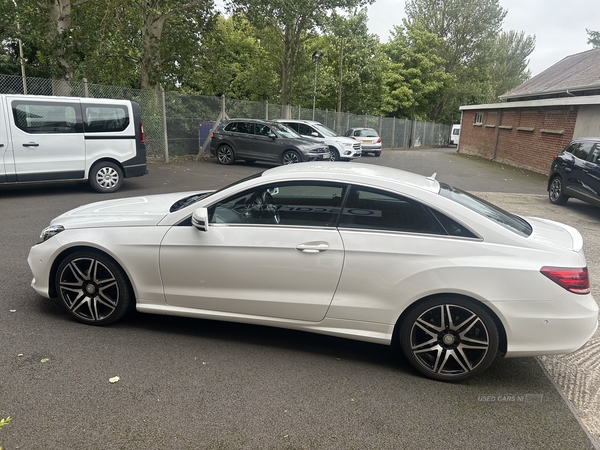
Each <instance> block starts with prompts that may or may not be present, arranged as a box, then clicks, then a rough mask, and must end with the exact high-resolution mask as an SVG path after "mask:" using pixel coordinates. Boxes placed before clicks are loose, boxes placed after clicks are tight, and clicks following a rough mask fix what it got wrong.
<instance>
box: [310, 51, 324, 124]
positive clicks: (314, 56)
mask: <svg viewBox="0 0 600 450" xmlns="http://www.w3.org/2000/svg"><path fill="white" fill-rule="evenodd" d="M322 57H323V53H321V52H320V51H319V50H317V51H316V52H314V53H313V54H312V60H313V63H315V83H314V85H313V114H312V120H315V106H316V103H317V69H318V67H319V60H320V59H321V58H322Z"/></svg>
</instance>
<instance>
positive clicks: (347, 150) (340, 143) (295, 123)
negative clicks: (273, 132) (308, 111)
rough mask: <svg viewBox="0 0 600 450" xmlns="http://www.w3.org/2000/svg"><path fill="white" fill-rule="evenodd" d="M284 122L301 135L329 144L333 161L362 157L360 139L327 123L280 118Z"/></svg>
mask: <svg viewBox="0 0 600 450" xmlns="http://www.w3.org/2000/svg"><path fill="white" fill-rule="evenodd" d="M277 122H280V123H283V124H285V125H286V126H288V127H290V128H291V129H292V130H294V131H296V132H297V133H298V134H300V135H301V136H305V137H309V138H312V139H316V140H317V141H320V142H323V143H325V144H327V145H328V146H329V152H330V153H331V160H332V161H339V160H342V161H349V160H352V159H356V158H360V157H361V155H362V146H361V143H360V141H356V140H354V139H350V138H348V137H346V136H341V135H339V134H337V133H336V132H335V131H333V130H332V129H330V128H327V127H326V126H325V125H323V124H321V123H319V122H315V121H312V120H294V119H280V120H278V121H277Z"/></svg>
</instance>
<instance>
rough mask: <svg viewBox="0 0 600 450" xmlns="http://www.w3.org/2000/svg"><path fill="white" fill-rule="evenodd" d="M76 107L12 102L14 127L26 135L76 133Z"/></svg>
mask: <svg viewBox="0 0 600 450" xmlns="http://www.w3.org/2000/svg"><path fill="white" fill-rule="evenodd" d="M77 109H78V105H69V104H59V103H40V102H22V101H20V102H13V103H12V111H13V117H14V120H15V125H16V126H17V127H18V128H19V129H21V130H23V131H24V132H26V133H77V132H78V129H80V127H78V126H77Z"/></svg>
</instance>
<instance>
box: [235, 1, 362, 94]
mask: <svg viewBox="0 0 600 450" xmlns="http://www.w3.org/2000/svg"><path fill="white" fill-rule="evenodd" d="M373 1H374V0H229V1H228V3H227V4H228V8H229V10H230V11H232V12H235V13H238V14H243V15H244V16H246V17H247V18H248V20H249V21H250V22H251V23H252V24H254V25H255V26H256V27H257V28H259V29H265V28H271V29H272V30H275V31H276V32H277V33H278V34H279V38H280V40H281V43H282V48H281V54H280V55H279V63H280V66H279V71H280V77H281V102H282V103H283V104H287V103H289V102H290V100H292V97H291V91H292V85H293V80H294V77H295V75H296V71H297V69H298V61H299V56H300V54H301V52H302V45H303V43H304V42H305V41H306V38H307V36H309V35H310V34H311V32H314V31H316V30H317V29H318V28H319V26H321V24H322V23H323V20H324V18H326V17H328V16H329V15H330V14H331V13H332V12H333V11H335V10H336V9H344V10H349V9H352V8H355V7H357V6H361V5H364V4H370V3H373Z"/></svg>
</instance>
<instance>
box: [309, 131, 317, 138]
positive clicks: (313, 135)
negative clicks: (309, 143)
mask: <svg viewBox="0 0 600 450" xmlns="http://www.w3.org/2000/svg"><path fill="white" fill-rule="evenodd" d="M310 135H311V136H312V137H319V133H317V132H316V131H313V132H312V133H310Z"/></svg>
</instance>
